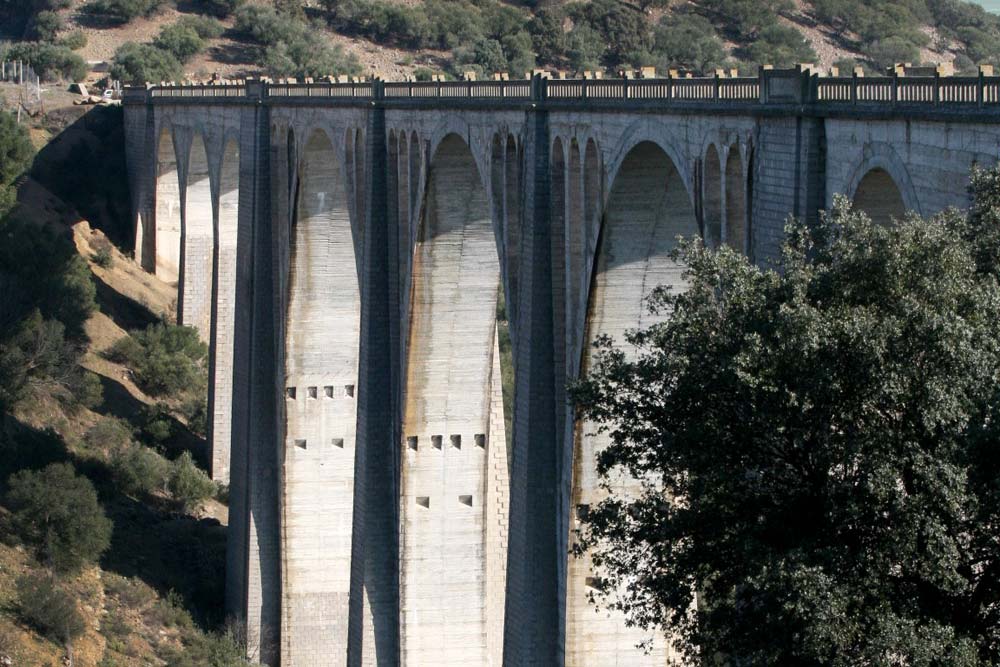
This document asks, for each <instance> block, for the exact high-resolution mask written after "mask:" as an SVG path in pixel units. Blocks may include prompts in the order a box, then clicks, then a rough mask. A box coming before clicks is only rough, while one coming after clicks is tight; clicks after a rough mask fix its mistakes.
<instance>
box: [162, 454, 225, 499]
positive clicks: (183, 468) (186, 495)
mask: <svg viewBox="0 0 1000 667" xmlns="http://www.w3.org/2000/svg"><path fill="white" fill-rule="evenodd" d="M167 488H168V490H169V491H170V495H171V496H173V498H174V500H176V501H177V502H178V503H179V504H180V505H181V506H182V507H184V509H185V510H187V511H189V512H193V511H196V510H198V509H199V508H200V507H201V506H202V504H203V503H204V502H205V501H206V500H208V499H209V498H211V497H212V496H214V495H215V482H213V481H212V480H211V479H209V478H208V475H206V474H205V473H204V471H202V469H201V468H199V467H198V466H197V465H195V462H194V459H192V458H191V454H190V453H189V452H184V453H183V454H181V455H180V456H179V457H177V460H176V461H174V462H173V464H172V465H171V467H170V478H169V480H168V481H167Z"/></svg>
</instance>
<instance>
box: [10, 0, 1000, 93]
mask: <svg viewBox="0 0 1000 667" xmlns="http://www.w3.org/2000/svg"><path fill="white" fill-rule="evenodd" d="M4 18H5V19H6V20H0V26H5V29H6V32H7V34H6V35H5V37H6V38H8V39H11V40H14V42H13V44H12V46H11V47H10V48H9V56H13V57H20V58H24V59H27V60H30V61H32V62H33V63H35V64H36V69H38V70H41V71H42V72H43V73H44V74H45V75H46V76H48V77H50V78H60V77H62V78H68V79H79V78H82V77H85V76H86V77H89V78H91V79H96V78H99V77H100V76H102V75H103V74H104V73H105V72H108V71H110V72H111V73H113V74H114V75H115V76H116V77H118V78H122V79H126V80H142V79H145V80H150V81H159V80H164V79H166V80H172V79H181V78H191V79H205V78H208V77H210V76H212V75H219V76H221V77H223V78H238V77H242V76H245V75H252V74H258V73H267V74H270V75H272V76H278V77H283V76H298V77H302V76H320V75H326V74H331V73H336V74H354V75H361V74H363V75H378V76H382V77H386V78H400V77H402V76H416V77H418V78H424V77H429V76H430V74H431V73H434V72H441V73H446V74H449V75H451V76H461V75H463V74H464V73H465V72H468V71H476V72H478V73H487V74H488V73H491V72H494V71H510V72H512V73H517V74H519V73H523V72H524V71H527V70H530V69H532V68H534V67H545V68H553V69H561V70H568V71H582V70H595V69H605V70H607V71H610V72H615V71H618V70H620V69H623V68H631V67H639V66H646V65H653V66H656V67H658V68H659V69H661V70H666V69H667V68H679V69H685V70H689V71H693V72H696V73H710V72H711V71H713V70H714V69H716V68H719V67H724V68H727V69H728V68H733V67H738V68H740V69H741V70H744V71H754V70H755V68H756V66H757V65H758V64H765V63H766V64H772V65H775V66H787V65H790V64H792V63H796V62H813V63H816V64H818V65H820V66H821V67H823V68H827V67H830V66H832V65H840V66H850V67H853V66H862V67H865V68H866V69H868V70H881V69H883V68H884V67H886V66H887V65H890V64H892V63H895V62H934V63H938V62H953V63H954V64H955V66H956V69H958V70H959V71H963V72H968V71H974V69H975V66H976V65H977V64H979V63H997V64H1000V19H998V17H996V16H994V15H993V14H990V13H987V12H986V11H984V10H983V9H982V8H981V7H980V6H979V5H976V4H973V3H970V2H965V1H964V0H590V1H589V2H588V1H572V2H562V1H560V0H527V1H526V2H524V3H508V2H498V1H497V0H307V1H306V2H302V1H301V0H273V2H269V3H263V2H261V1H260V0H0V19H4ZM0 29H3V28H0Z"/></svg>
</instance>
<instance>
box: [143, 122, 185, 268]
mask: <svg viewBox="0 0 1000 667" xmlns="http://www.w3.org/2000/svg"><path fill="white" fill-rule="evenodd" d="M154 217H155V220H154V223H155V231H154V234H153V238H152V244H151V245H152V253H151V255H152V257H153V262H152V269H153V272H154V274H155V275H156V277H157V278H159V279H160V280H162V281H164V282H167V283H177V282H178V280H179V278H180V266H181V186H180V179H179V176H178V173H177V154H176V152H175V151H174V140H173V136H172V135H171V132H170V130H168V129H166V128H164V129H163V131H162V132H160V139H159V142H158V144H157V151H156V211H155V216H154ZM144 264H145V263H144Z"/></svg>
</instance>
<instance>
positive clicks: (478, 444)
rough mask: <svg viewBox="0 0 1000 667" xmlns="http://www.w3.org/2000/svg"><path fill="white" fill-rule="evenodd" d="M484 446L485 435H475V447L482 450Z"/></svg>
mask: <svg viewBox="0 0 1000 667" xmlns="http://www.w3.org/2000/svg"><path fill="white" fill-rule="evenodd" d="M485 446H486V434H485V433H477V434H476V447H480V448H482V447H485Z"/></svg>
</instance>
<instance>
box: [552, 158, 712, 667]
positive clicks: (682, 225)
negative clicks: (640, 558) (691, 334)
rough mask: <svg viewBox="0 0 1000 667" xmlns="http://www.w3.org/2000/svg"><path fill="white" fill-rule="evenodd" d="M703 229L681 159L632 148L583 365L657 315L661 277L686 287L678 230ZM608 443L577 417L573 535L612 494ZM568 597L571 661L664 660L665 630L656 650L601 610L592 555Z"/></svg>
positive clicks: (573, 562)
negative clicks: (605, 480)
mask: <svg viewBox="0 0 1000 667" xmlns="http://www.w3.org/2000/svg"><path fill="white" fill-rule="evenodd" d="M698 233H699V230H698V222H697V218H696V216H695V211H694V206H693V204H692V201H691V197H690V195H689V193H688V191H687V188H686V187H685V185H684V182H683V179H682V178H681V175H680V173H679V172H678V170H677V167H676V165H675V164H674V163H673V161H672V160H671V159H670V157H669V156H668V155H667V154H666V153H665V152H664V151H663V149H662V148H660V147H659V146H658V145H656V144H654V143H652V142H648V141H647V142H642V143H639V144H638V145H636V146H635V147H633V148H632V149H631V150H630V151H629V153H628V154H627V155H626V157H625V160H624V161H623V163H622V166H621V168H620V170H619V172H618V174H617V175H616V176H615V179H614V182H613V184H612V186H611V191H610V193H609V197H608V204H607V209H606V210H605V212H604V216H603V222H602V226H601V238H600V244H599V249H598V256H597V260H596V263H595V268H594V278H593V281H592V283H591V294H590V299H589V308H588V314H587V328H586V340H585V345H584V350H585V352H584V355H585V356H584V359H583V362H582V363H583V367H584V369H586V367H587V365H588V364H589V363H590V359H589V356H587V355H589V353H590V349H591V346H590V345H589V343H590V342H592V341H594V340H595V339H596V338H597V337H599V336H603V335H608V336H611V337H612V339H613V340H614V341H616V343H617V344H619V345H622V346H623V350H624V351H625V353H626V354H628V353H629V350H628V348H625V347H624V345H625V343H624V334H625V332H626V331H627V330H629V329H632V328H635V327H647V326H649V325H651V324H653V323H654V322H655V321H657V320H658V319H659V318H661V317H662V315H657V316H653V315H651V314H650V313H649V312H648V310H647V308H646V301H645V299H646V297H648V296H649V294H650V292H651V291H652V290H653V288H654V287H656V286H657V285H672V286H674V287H675V289H683V286H684V285H683V280H682V278H681V275H682V272H683V266H681V265H680V264H678V263H677V262H675V261H674V260H673V259H671V258H670V253H671V251H672V250H673V249H674V248H675V247H676V243H677V242H676V238H677V237H678V236H684V237H692V236H697V235H698ZM607 444H608V437H607V435H606V434H602V433H598V429H597V428H596V425H595V424H588V423H578V424H577V428H576V434H575V447H574V456H573V484H572V494H571V507H570V508H569V511H570V517H569V527H570V537H569V539H570V543H572V542H573V540H574V538H573V533H574V532H575V530H577V529H578V528H579V527H580V523H579V522H580V518H581V517H583V516H586V512H587V510H588V508H589V507H590V506H592V505H594V504H596V503H598V502H600V501H601V500H603V499H604V498H605V497H606V491H605V490H604V489H603V488H602V487H601V485H600V484H599V480H598V475H597V456H598V453H599V452H600V451H601V450H602V449H603V448H604V447H606V446H607ZM615 484H616V485H618V486H619V487H620V488H621V490H622V491H623V492H624V493H626V494H627V493H629V489H631V488H636V487H637V484H636V482H635V481H634V480H630V479H626V478H623V479H620V480H616V481H615ZM567 575H568V576H567V599H566V618H567V623H566V665H567V667H582V666H584V665H616V664H628V665H635V666H636V667H641V666H645V665H657V666H659V665H664V664H666V661H667V658H668V656H669V652H668V647H667V646H666V642H665V641H664V640H663V639H662V638H656V639H654V641H653V643H652V645H651V646H650V647H649V648H650V652H649V653H643V651H642V650H641V649H637V648H636V645H637V644H638V643H639V642H640V641H642V640H644V639H648V638H649V637H648V635H647V634H646V633H643V632H642V631H641V630H637V629H636V628H631V627H628V625H627V624H626V622H625V618H624V616H623V615H622V614H620V613H619V612H614V611H608V610H604V609H602V610H601V612H600V613H595V611H594V608H593V607H592V605H591V604H590V602H589V595H590V594H591V593H592V592H593V587H594V586H595V585H597V584H595V582H598V581H600V573H599V572H595V570H594V566H593V563H592V562H591V561H590V559H589V557H587V556H584V557H582V558H574V557H572V556H571V557H569V562H568V567H567Z"/></svg>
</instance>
